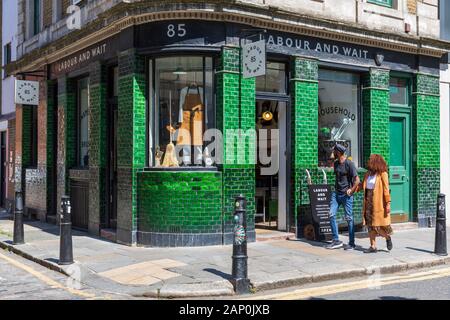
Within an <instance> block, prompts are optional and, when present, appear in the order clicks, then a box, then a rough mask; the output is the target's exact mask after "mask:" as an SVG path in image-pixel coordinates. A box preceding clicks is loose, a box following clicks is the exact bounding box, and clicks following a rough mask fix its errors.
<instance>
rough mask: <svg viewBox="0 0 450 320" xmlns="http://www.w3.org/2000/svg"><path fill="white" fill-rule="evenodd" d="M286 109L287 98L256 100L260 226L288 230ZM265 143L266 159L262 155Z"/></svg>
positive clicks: (257, 209)
mask: <svg viewBox="0 0 450 320" xmlns="http://www.w3.org/2000/svg"><path fill="white" fill-rule="evenodd" d="M286 109H287V102H286V101H280V100H271V99H268V98H264V99H262V98H261V99H257V100H256V130H257V137H258V140H257V141H258V143H257V152H258V153H257V154H258V163H257V165H256V216H255V219H256V220H255V226H256V228H264V229H274V230H280V231H286V230H287V197H286V195H287V190H286V189H287V178H286V172H287V170H286V165H287V161H286V145H287V143H286V114H287V112H286ZM264 144H265V145H266V146H267V149H268V150H267V152H266V151H263V153H264V154H266V155H267V159H266V160H264V159H261V157H260V148H261V147H262V146H263V145H264ZM268 160H269V161H270V163H267V162H268Z"/></svg>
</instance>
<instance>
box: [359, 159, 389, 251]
mask: <svg viewBox="0 0 450 320" xmlns="http://www.w3.org/2000/svg"><path fill="white" fill-rule="evenodd" d="M367 170H368V171H367V173H366V175H365V177H364V180H363V182H361V183H360V185H359V187H358V191H361V190H363V191H364V205H363V218H364V224H365V225H366V226H367V228H368V231H369V237H370V248H369V249H367V250H365V251H364V252H365V253H375V252H377V246H376V237H377V236H381V237H384V238H385V239H386V246H387V249H388V250H392V239H391V235H392V233H393V231H392V228H391V215H390V213H391V195H390V194H389V177H388V174H387V165H386V161H385V160H384V158H383V157H382V156H381V155H379V154H372V155H371V156H370V158H369V161H368V162H367Z"/></svg>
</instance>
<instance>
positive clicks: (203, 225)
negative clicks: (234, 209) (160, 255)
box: [137, 171, 222, 233]
mask: <svg viewBox="0 0 450 320" xmlns="http://www.w3.org/2000/svg"><path fill="white" fill-rule="evenodd" d="M137 175H138V230H139V231H143V232H160V233H222V173H221V172H193V171H192V172H169V171H154V172H151V171H150V172H139V173H138V174H137Z"/></svg>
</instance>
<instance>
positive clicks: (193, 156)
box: [149, 56, 215, 167]
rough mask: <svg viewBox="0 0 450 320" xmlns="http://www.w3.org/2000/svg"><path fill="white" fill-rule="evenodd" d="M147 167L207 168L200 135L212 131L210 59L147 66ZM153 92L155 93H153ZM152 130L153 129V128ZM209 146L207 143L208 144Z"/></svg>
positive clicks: (175, 60)
mask: <svg viewBox="0 0 450 320" xmlns="http://www.w3.org/2000/svg"><path fill="white" fill-rule="evenodd" d="M150 74H152V75H153V77H150V79H151V82H152V80H153V79H154V84H153V83H150V97H154V100H153V101H154V103H153V108H152V109H153V112H151V114H150V133H151V134H150V138H149V142H150V143H149V144H150V152H149V159H150V165H151V166H156V167H174V166H175V167H176V166H187V167H189V166H210V165H212V163H211V162H210V159H211V156H212V154H210V152H209V151H210V150H207V148H205V145H207V144H205V142H204V141H203V134H204V132H205V131H206V130H207V129H211V128H214V119H215V114H214V98H213V59H212V58H209V57H201V56H183V57H167V58H158V59H155V60H153V62H152V63H150ZM153 90H154V92H153ZM152 127H153V128H152ZM208 143H209V142H208Z"/></svg>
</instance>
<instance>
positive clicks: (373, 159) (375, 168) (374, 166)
mask: <svg viewBox="0 0 450 320" xmlns="http://www.w3.org/2000/svg"><path fill="white" fill-rule="evenodd" d="M367 170H368V171H369V173H371V174H382V173H383V172H387V164H386V161H385V160H384V158H383V156H382V155H380V154H372V155H370V157H369V160H368V161H367Z"/></svg>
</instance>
